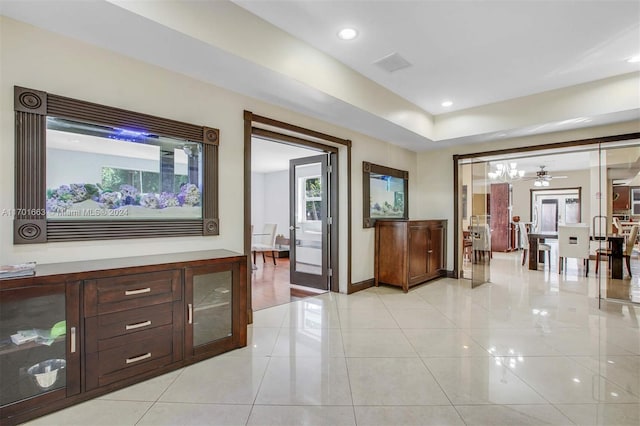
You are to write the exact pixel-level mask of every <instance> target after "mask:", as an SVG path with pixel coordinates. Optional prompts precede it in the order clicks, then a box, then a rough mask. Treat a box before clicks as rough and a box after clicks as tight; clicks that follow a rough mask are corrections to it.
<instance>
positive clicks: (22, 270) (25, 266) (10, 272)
mask: <svg viewBox="0 0 640 426" xmlns="http://www.w3.org/2000/svg"><path fill="white" fill-rule="evenodd" d="M35 273H36V262H28V263H18V264H15V265H1V266H0V278H13V277H24V276H28V275H33V274H35Z"/></svg>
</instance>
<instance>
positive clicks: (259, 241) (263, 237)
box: [251, 223, 278, 265]
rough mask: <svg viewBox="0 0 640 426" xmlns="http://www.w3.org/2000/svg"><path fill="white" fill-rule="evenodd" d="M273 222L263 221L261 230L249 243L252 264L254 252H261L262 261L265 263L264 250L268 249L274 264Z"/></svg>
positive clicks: (274, 241) (274, 233)
mask: <svg viewBox="0 0 640 426" xmlns="http://www.w3.org/2000/svg"><path fill="white" fill-rule="evenodd" d="M277 227H278V225H276V224H275V223H265V224H264V226H263V227H262V232H261V233H260V234H258V235H256V236H255V237H256V238H255V242H254V243H253V244H252V245H251V253H252V254H253V264H254V265H255V264H256V253H258V252H260V253H262V262H263V263H267V260H266V258H265V257H264V252H266V251H270V252H271V256H272V257H273V264H274V265H276V228H277Z"/></svg>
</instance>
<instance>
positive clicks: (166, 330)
mask: <svg viewBox="0 0 640 426" xmlns="http://www.w3.org/2000/svg"><path fill="white" fill-rule="evenodd" d="M142 336H144V337H142ZM126 337H127V339H123V338H116V339H117V340H120V343H124V342H126V344H121V345H119V346H115V347H112V348H110V349H105V350H100V351H98V352H95V353H87V356H86V359H87V389H92V388H94V387H97V386H103V385H106V384H109V383H113V382H115V381H118V380H122V379H124V378H127V377H131V376H135V375H137V374H142V373H145V372H147V371H150V370H154V369H156V368H159V367H162V366H164V365H168V364H170V363H171V362H172V351H173V335H172V332H171V327H170V326H164V327H159V328H157V329H154V330H150V331H148V332H140V333H137V334H136V335H131V336H126ZM132 337H136V338H135V339H132ZM112 340H115V339H112Z"/></svg>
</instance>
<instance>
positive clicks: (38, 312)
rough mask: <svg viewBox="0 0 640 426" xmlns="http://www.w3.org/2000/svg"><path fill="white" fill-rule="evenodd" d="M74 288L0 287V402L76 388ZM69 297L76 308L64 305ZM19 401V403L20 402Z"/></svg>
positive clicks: (27, 399)
mask: <svg viewBox="0 0 640 426" xmlns="http://www.w3.org/2000/svg"><path fill="white" fill-rule="evenodd" d="M77 293H78V287H77V286H74V285H71V286H70V287H69V289H67V285H66V284H64V283H61V284H53V285H38V286H31V287H23V288H12V289H6V288H3V289H2V290H0V377H1V378H2V380H0V407H2V408H3V410H2V411H3V416H4V415H5V412H7V410H8V411H11V410H10V409H7V408H6V407H7V406H11V405H14V404H16V403H19V402H21V401H23V403H24V404H28V403H30V400H33V399H34V397H38V396H41V395H44V394H47V399H49V400H50V399H51V398H53V399H56V396H55V395H52V394H54V393H55V392H58V394H59V395H58V397H60V398H64V397H65V396H67V395H69V394H73V393H77V392H79V388H80V386H79V380H78V379H79V374H78V368H79V363H78V342H77V341H76V335H77V325H76V324H77V321H76V318H75V315H74V312H77V303H78V298H77ZM69 297H75V304H76V308H75V309H74V307H72V308H71V309H70V312H71V318H68V315H67V314H68V311H69V310H68V309H67V304H68V303H69ZM20 405H22V404H20Z"/></svg>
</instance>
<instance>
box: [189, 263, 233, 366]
mask: <svg viewBox="0 0 640 426" xmlns="http://www.w3.org/2000/svg"><path fill="white" fill-rule="evenodd" d="M238 275H239V271H238V266H237V264H220V265H213V266H207V267H202V268H189V269H187V271H186V280H185V285H186V287H185V294H186V297H187V319H186V322H187V326H186V333H185V337H186V344H187V354H189V352H191V354H192V355H197V354H199V353H207V354H211V353H214V352H218V351H220V352H222V351H223V350H227V349H228V344H229V343H230V342H231V341H232V340H233V338H234V332H235V329H234V316H237V315H238V312H237V311H236V309H234V305H235V304H236V303H235V302H236V300H235V298H236V296H235V295H234V289H235V288H237V285H236V286H234V283H235V282H236V280H238Z"/></svg>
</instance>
